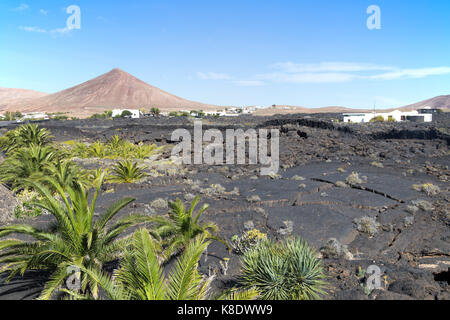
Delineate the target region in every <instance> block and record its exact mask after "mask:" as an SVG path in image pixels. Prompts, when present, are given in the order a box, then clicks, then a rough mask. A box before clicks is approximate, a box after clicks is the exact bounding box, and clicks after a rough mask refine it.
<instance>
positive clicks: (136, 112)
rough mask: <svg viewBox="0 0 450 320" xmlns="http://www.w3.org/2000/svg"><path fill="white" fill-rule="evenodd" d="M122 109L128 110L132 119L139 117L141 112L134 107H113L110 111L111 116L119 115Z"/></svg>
mask: <svg viewBox="0 0 450 320" xmlns="http://www.w3.org/2000/svg"><path fill="white" fill-rule="evenodd" d="M124 111H130V112H131V118H132V119H139V118H140V117H141V114H142V112H141V111H140V110H135V109H114V110H113V111H112V117H113V118H115V117H120V116H121V115H122V113H123V112H124Z"/></svg>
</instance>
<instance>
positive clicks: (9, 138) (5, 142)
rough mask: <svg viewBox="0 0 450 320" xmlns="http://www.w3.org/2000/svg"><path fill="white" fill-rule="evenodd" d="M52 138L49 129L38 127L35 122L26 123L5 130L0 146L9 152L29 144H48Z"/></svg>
mask: <svg viewBox="0 0 450 320" xmlns="http://www.w3.org/2000/svg"><path fill="white" fill-rule="evenodd" d="M52 138H53V137H52V136H51V133H50V131H48V130H47V129H45V128H39V126H38V125H35V124H26V125H23V126H20V127H18V128H17V129H14V130H10V131H8V132H6V133H5V135H4V136H2V137H1V138H0V148H1V149H2V150H3V151H4V152H5V153H7V154H9V153H11V152H14V151H15V150H17V149H20V148H23V147H28V146H30V145H31V144H34V145H36V146H45V145H48V144H49V143H50V141H51V139H52Z"/></svg>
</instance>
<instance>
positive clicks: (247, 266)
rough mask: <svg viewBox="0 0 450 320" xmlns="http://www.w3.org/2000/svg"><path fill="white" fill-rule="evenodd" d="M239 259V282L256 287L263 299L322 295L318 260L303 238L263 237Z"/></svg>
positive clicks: (245, 286) (321, 277) (312, 298)
mask: <svg viewBox="0 0 450 320" xmlns="http://www.w3.org/2000/svg"><path fill="white" fill-rule="evenodd" d="M241 262H242V276H241V277H240V279H239V282H240V284H241V285H242V286H243V287H244V288H255V289H256V290H257V291H258V292H259V294H260V297H261V299H263V300H315V299H320V298H321V297H322V296H323V295H325V286H326V282H325V281H324V279H325V275H324V271H323V266H322V263H321V260H320V259H319V258H318V257H317V252H316V251H315V250H314V249H313V248H312V247H310V246H309V245H308V244H307V243H306V242H305V241H303V240H300V239H288V240H285V241H282V242H273V241H271V240H264V241H262V242H261V243H260V244H258V245H257V246H256V247H254V248H252V249H250V250H248V251H247V252H246V253H245V254H244V256H243V257H242V260H241Z"/></svg>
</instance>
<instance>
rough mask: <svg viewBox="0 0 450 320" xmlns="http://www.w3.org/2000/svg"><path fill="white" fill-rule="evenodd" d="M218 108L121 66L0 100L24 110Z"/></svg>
mask: <svg viewBox="0 0 450 320" xmlns="http://www.w3.org/2000/svg"><path fill="white" fill-rule="evenodd" d="M151 107H157V108H159V109H161V110H163V111H170V110H177V109H186V110H193V109H202V110H205V111H207V110H216V109H218V108H217V107H215V106H212V105H206V104H203V103H199V102H194V101H189V100H185V99H183V98H180V97H177V96H175V95H172V94H170V93H167V92H165V91H163V90H161V89H158V88H156V87H153V86H151V85H149V84H147V83H145V82H143V81H142V80H139V79H138V78H136V77H134V76H132V75H131V74H129V73H127V72H125V71H122V70H120V69H113V70H111V71H110V72H108V73H106V74H104V75H101V76H99V77H97V78H95V79H92V80H89V81H87V82H84V83H82V84H80V85H77V86H75V87H72V88H69V89H66V90H63V91H60V92H57V93H54V94H50V95H46V96H42V97H38V98H35V99H25V100H14V101H13V102H11V103H8V102H7V103H2V102H0V110H2V111H5V110H9V111H16V110H17V111H22V112H39V111H40V112H44V111H45V112H70V113H71V114H74V115H77V116H88V115H91V114H93V113H101V112H103V111H104V110H111V109H113V108H130V109H131V108H133V109H141V108H146V109H149V108H151Z"/></svg>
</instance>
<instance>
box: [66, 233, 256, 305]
mask: <svg viewBox="0 0 450 320" xmlns="http://www.w3.org/2000/svg"><path fill="white" fill-rule="evenodd" d="M208 245H209V242H207V241H206V239H205V237H204V236H202V235H201V236H199V237H197V238H195V239H194V240H193V241H192V242H191V243H190V244H189V245H188V246H187V248H186V250H185V252H184V253H183V255H182V256H181V257H180V258H179V259H177V261H176V263H175V267H174V268H173V270H172V272H171V273H170V274H169V275H168V276H165V274H164V271H163V269H162V267H161V256H160V249H161V248H160V246H159V244H158V243H157V242H155V241H154V240H153V239H152V237H151V235H150V233H149V232H148V230H146V229H141V230H137V231H136V232H135V233H134V236H133V239H132V244H131V246H130V248H129V249H127V250H126V252H125V254H124V258H123V261H122V265H121V268H120V269H119V270H116V271H115V273H114V275H113V277H110V276H108V275H106V274H104V273H103V272H101V271H98V270H97V269H85V272H86V273H88V274H89V275H90V277H91V278H93V279H95V281H96V282H97V283H99V285H100V286H101V287H102V289H103V290H104V292H105V295H106V297H107V298H108V299H111V300H205V299H207V298H208V297H209V294H208V293H209V290H210V284H211V281H212V280H213V279H214V276H211V277H202V276H201V275H200V273H199V272H198V269H197V267H198V262H199V260H200V257H201V255H202V253H203V252H204V251H205V250H206V248H207V247H208ZM67 292H69V293H71V294H72V295H73V296H74V297H76V298H80V299H86V298H91V297H90V296H87V295H84V296H83V295H79V294H77V293H74V292H71V291H67ZM256 296H257V292H256V291H255V290H248V291H245V292H237V291H233V292H232V293H231V294H224V295H222V296H221V298H222V299H254V298H256Z"/></svg>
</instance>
